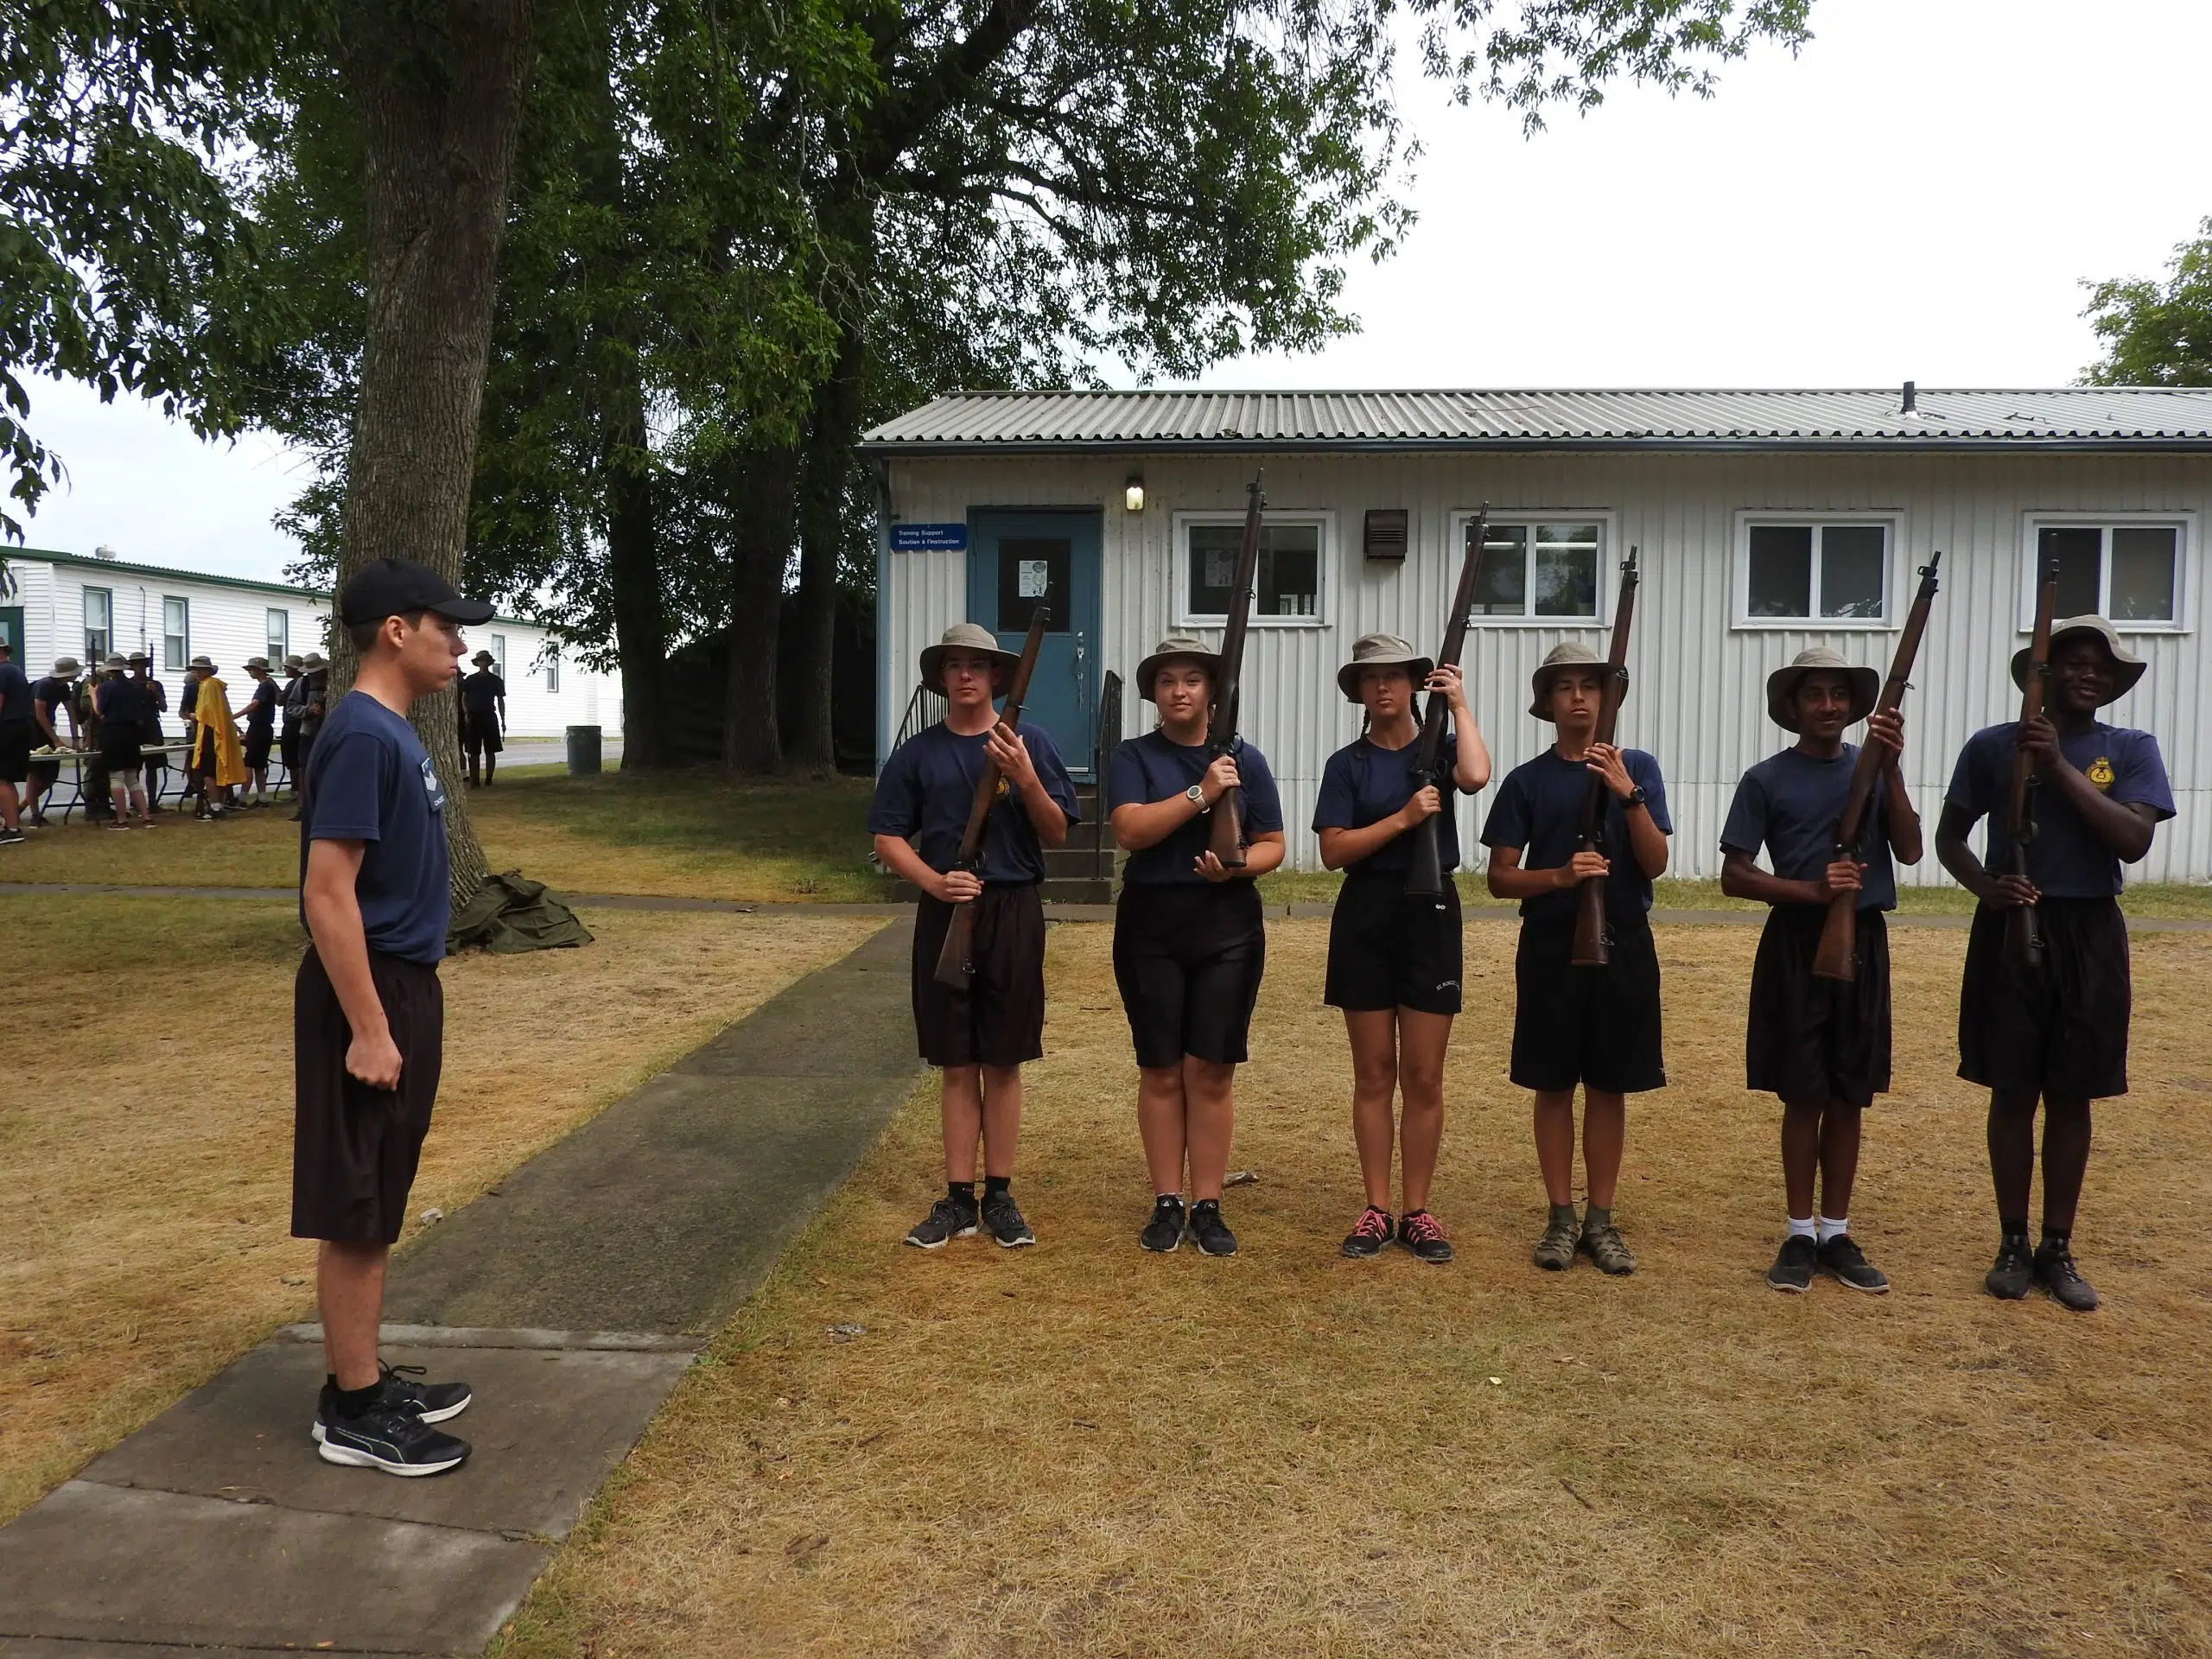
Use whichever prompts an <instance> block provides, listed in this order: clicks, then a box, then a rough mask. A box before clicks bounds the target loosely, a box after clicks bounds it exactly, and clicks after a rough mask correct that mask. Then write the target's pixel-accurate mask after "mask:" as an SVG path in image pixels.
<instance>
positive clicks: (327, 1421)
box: [315, 1398, 468, 1475]
mask: <svg viewBox="0 0 2212 1659" xmlns="http://www.w3.org/2000/svg"><path fill="white" fill-rule="evenodd" d="M315 1431H316V1432H315V1440H316V1441H317V1446H316V1448H315V1449H316V1451H317V1452H320V1453H321V1457H322V1460H323V1461H324V1462H325V1463H336V1464H343V1465H346V1466H348V1467H351V1468H356V1469H381V1470H383V1471H385V1473H386V1474H387V1475H442V1474H443V1473H445V1472H446V1471H447V1470H448V1469H458V1468H460V1467H461V1465H462V1464H463V1463H466V1462H467V1460H468V1442H467V1440H455V1439H454V1437H453V1436H452V1435H450V1434H448V1433H446V1432H445V1431H444V1430H443V1429H442V1428H433V1427H431V1426H430V1425H429V1424H428V1423H426V1422H424V1421H423V1420H422V1419H421V1418H420V1417H417V1416H416V1414H414V1413H413V1412H411V1411H409V1410H407V1409H406V1408H404V1407H402V1406H399V1405H397V1404H395V1403H394V1402H392V1401H391V1399H389V1398H385V1399H381V1400H378V1402H376V1404H374V1405H373V1406H371V1407H370V1408H368V1409H367V1410H366V1411H365V1412H363V1413H362V1414H360V1415H359V1416H358V1417H346V1416H341V1415H340V1414H339V1413H338V1412H337V1411H336V1410H335V1409H334V1408H326V1409H324V1410H323V1411H321V1412H320V1413H319V1414H317V1415H316V1418H315Z"/></svg>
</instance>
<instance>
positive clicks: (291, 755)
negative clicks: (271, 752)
mask: <svg viewBox="0 0 2212 1659" xmlns="http://www.w3.org/2000/svg"><path fill="white" fill-rule="evenodd" d="M277 759H278V760H282V761H283V763H284V775H285V776H286V777H287V778H297V777H298V776H299V775H300V728H298V727H296V726H287V727H286V728H284V729H283V731H281V732H279V733H277Z"/></svg>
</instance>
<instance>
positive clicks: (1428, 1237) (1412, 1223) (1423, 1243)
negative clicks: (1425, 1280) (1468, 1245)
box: [1398, 1210, 1452, 1267]
mask: <svg viewBox="0 0 2212 1659" xmlns="http://www.w3.org/2000/svg"><path fill="white" fill-rule="evenodd" d="M1398 1242H1399V1243H1401V1244H1403V1245H1404V1246H1405V1247H1406V1248H1407V1249H1409V1250H1411V1251H1412V1252H1413V1253H1414V1255H1416V1256H1418V1257H1420V1258H1421V1260H1422V1261H1424V1262H1428V1263H1430V1264H1431V1265H1432V1266H1434V1267H1442V1266H1443V1265H1444V1264H1445V1263H1446V1262H1449V1261H1450V1260H1451V1259H1452V1241H1451V1240H1450V1239H1448V1238H1446V1237H1445V1236H1444V1228H1443V1226H1442V1224H1440V1223H1439V1222H1438V1220H1437V1219H1436V1217H1434V1216H1432V1215H1430V1214H1429V1213H1428V1211H1426V1210H1410V1211H1407V1212H1406V1217H1405V1219H1404V1220H1403V1221H1402V1222H1401V1223H1400V1224H1398Z"/></svg>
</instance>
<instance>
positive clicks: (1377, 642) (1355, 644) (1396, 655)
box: [1337, 633, 1436, 702]
mask: <svg viewBox="0 0 2212 1659" xmlns="http://www.w3.org/2000/svg"><path fill="white" fill-rule="evenodd" d="M1401 667H1402V668H1403V669H1404V670H1405V671H1406V673H1407V675H1408V677H1410V678H1411V679H1412V681H1413V683H1414V690H1416V691H1418V690H1421V687H1422V686H1423V685H1424V684H1426V683H1427V680H1428V677H1429V674H1430V672H1431V671H1433V669H1434V668H1435V667H1436V659H1435V658H1433V657H1424V656H1422V655H1421V653H1420V652H1417V651H1415V650H1414V648H1413V647H1412V646H1411V645H1408V644H1407V643H1406V642H1405V641H1404V640H1402V639H1399V638H1398V636H1397V635H1396V634H1395V633H1363V634H1361V635H1360V636H1359V638H1358V639H1355V640H1353V641H1352V642H1351V661H1350V662H1348V663H1346V664H1344V666H1343V667H1342V668H1340V669H1338V671H1337V685H1338V689H1340V690H1342V691H1343V692H1344V701H1345V702H1358V701H1359V671H1360V670H1361V669H1363V668H1401Z"/></svg>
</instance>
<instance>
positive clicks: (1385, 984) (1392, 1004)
mask: <svg viewBox="0 0 2212 1659" xmlns="http://www.w3.org/2000/svg"><path fill="white" fill-rule="evenodd" d="M1464 960H1465V952H1464V950H1463V948H1462V936H1461V933H1460V927H1459V888H1457V887H1454V886H1453V885H1452V882H1451V881H1450V880H1449V879H1448V878H1447V879H1446V881H1445V884H1444V896H1443V897H1442V898H1441V899H1414V898H1410V897H1408V895H1407V893H1406V879H1405V877H1404V876H1403V875H1402V874H1399V873H1397V872H1395V871H1392V872H1389V873H1386V874H1378V875H1361V874H1352V875H1348V876H1346V877H1345V878H1344V887H1343V889H1342V891H1340V892H1339V893H1338V894H1337V907H1336V910H1335V912H1334V913H1333V914H1332V916H1331V917H1330V918H1329V970H1328V976H1327V978H1326V981H1325V985H1324V987H1323V989H1322V992H1321V1000H1322V1001H1324V1002H1325V1003H1327V1004H1328V1005H1329V1006H1330V1007H1332V1008H1349V1009H1353V1010H1370V1011H1371V1010H1374V1009H1378V1008H1413V1009H1415V1010H1417V1011H1419V1012H1420V1013H1422V1014H1457V1013H1459V977H1460V971H1461V967H1462V964H1463V962H1464Z"/></svg>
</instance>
